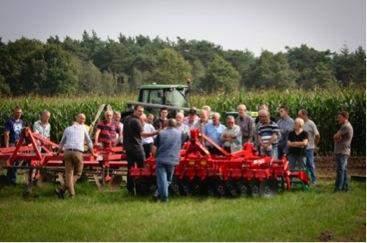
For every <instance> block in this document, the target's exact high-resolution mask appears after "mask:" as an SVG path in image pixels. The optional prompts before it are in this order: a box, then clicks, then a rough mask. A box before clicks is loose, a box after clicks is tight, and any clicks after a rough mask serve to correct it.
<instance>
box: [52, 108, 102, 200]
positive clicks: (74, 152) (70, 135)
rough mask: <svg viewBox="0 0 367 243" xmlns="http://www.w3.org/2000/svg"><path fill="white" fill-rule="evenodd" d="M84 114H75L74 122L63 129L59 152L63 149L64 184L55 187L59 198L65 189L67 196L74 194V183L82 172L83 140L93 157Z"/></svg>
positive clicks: (62, 196) (62, 195)
mask: <svg viewBox="0 0 367 243" xmlns="http://www.w3.org/2000/svg"><path fill="white" fill-rule="evenodd" d="M84 122H85V115H84V114H83V113H80V114H78V115H77V116H76V122H74V123H73V125H71V126H70V127H67V128H66V129H65V131H64V134H63V136H62V139H61V141H60V144H59V150H58V152H57V154H59V153H60V152H61V151H62V150H63V149H64V161H65V185H64V186H63V187H62V188H59V189H56V193H57V195H58V196H59V197H60V198H64V193H65V190H67V191H68V192H69V196H70V197H71V198H73V197H74V196H75V189H74V184H75V183H76V181H77V180H78V179H79V178H80V176H81V175H82V172H83V152H84V142H86V143H87V145H88V148H89V151H90V152H91V153H92V155H93V156H94V157H96V154H95V153H94V151H93V143H92V140H91V139H90V137H89V134H88V132H87V131H86V130H85V128H84Z"/></svg>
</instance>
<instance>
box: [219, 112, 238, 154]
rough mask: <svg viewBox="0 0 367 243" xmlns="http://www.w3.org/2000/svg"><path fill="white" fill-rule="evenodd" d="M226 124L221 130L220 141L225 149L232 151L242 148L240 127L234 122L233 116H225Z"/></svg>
mask: <svg viewBox="0 0 367 243" xmlns="http://www.w3.org/2000/svg"><path fill="white" fill-rule="evenodd" d="M226 124H227V127H226V128H225V129H224V130H223V133H222V136H221V142H222V144H223V148H224V149H225V150H227V151H228V152H230V153H233V152H236V151H238V150H240V149H241V148H242V134H241V128H240V127H239V126H237V125H236V124H235V119H234V117H233V116H227V121H226Z"/></svg>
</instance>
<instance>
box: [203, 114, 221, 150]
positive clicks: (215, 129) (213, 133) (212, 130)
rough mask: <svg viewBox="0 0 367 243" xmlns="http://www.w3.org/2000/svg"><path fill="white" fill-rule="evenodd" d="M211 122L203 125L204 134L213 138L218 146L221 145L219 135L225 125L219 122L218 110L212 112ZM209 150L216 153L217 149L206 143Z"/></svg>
mask: <svg viewBox="0 0 367 243" xmlns="http://www.w3.org/2000/svg"><path fill="white" fill-rule="evenodd" d="M212 120H213V122H210V123H208V124H206V125H205V127H204V134H205V135H206V136H208V137H209V138H210V139H211V140H213V142H215V143H216V144H218V145H219V146H221V145H222V142H221V136H222V133H223V132H224V130H225V129H226V127H225V126H224V125H222V124H220V114H219V113H218V112H214V113H213V118H212ZM206 146H207V148H208V150H209V152H211V153H213V154H217V153H218V151H217V149H216V148H215V147H213V146H212V145H210V144H206Z"/></svg>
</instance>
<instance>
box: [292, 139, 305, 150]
mask: <svg viewBox="0 0 367 243" xmlns="http://www.w3.org/2000/svg"><path fill="white" fill-rule="evenodd" d="M307 144H308V139H304V140H303V141H300V142H291V141H289V140H288V146H289V147H295V148H304V147H306V146H307Z"/></svg>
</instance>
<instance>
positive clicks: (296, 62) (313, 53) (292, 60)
mask: <svg viewBox="0 0 367 243" xmlns="http://www.w3.org/2000/svg"><path fill="white" fill-rule="evenodd" d="M286 50H287V54H286V55H287V59H288V63H289V66H290V68H291V69H292V70H294V71H295V72H297V78H296V83H297V84H298V85H299V86H301V87H307V88H312V82H313V81H312V80H315V76H314V74H315V72H316V70H315V69H316V66H317V65H322V64H325V65H326V66H329V67H331V65H332V60H333V53H332V52H330V50H326V51H318V50H315V49H314V48H310V47H308V46H307V45H305V44H303V45H301V46H300V47H294V48H290V47H286ZM326 66H324V67H326ZM319 67H320V66H319ZM331 78H332V77H331ZM332 79H335V78H332Z"/></svg>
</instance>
